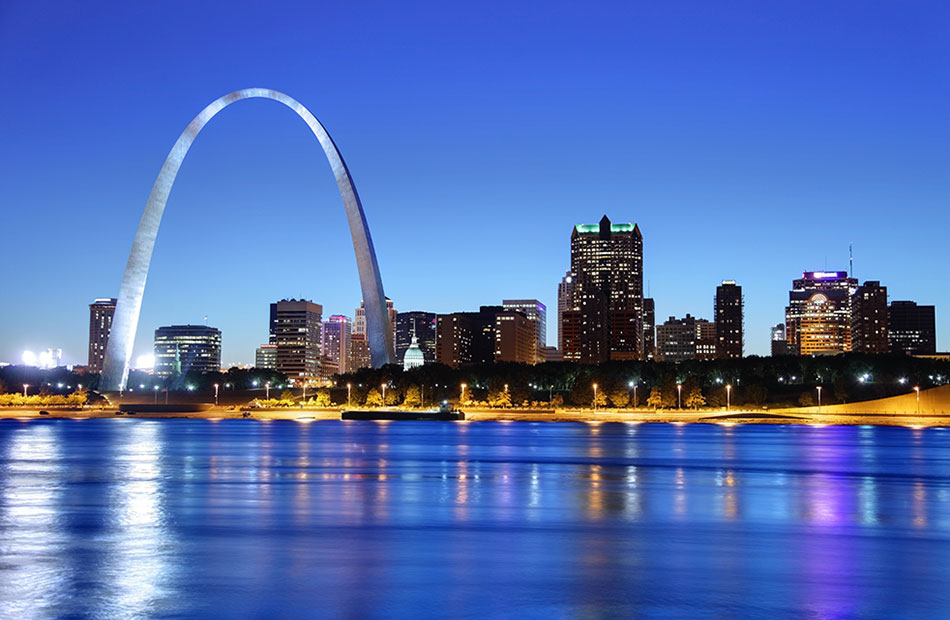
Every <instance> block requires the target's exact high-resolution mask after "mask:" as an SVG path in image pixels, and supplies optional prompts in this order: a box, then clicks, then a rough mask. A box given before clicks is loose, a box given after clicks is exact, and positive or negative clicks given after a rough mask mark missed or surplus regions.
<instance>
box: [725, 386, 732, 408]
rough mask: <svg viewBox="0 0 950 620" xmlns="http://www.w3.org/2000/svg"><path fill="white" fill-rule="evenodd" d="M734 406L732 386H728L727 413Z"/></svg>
mask: <svg viewBox="0 0 950 620" xmlns="http://www.w3.org/2000/svg"><path fill="white" fill-rule="evenodd" d="M731 406H732V384H731V383H727V384H726V411H729V408H730V407H731Z"/></svg>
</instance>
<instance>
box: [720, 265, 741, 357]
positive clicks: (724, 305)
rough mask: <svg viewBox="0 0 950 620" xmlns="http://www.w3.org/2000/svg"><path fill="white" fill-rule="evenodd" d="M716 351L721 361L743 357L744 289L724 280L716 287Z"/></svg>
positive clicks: (732, 281) (733, 282) (731, 281)
mask: <svg viewBox="0 0 950 620" xmlns="http://www.w3.org/2000/svg"><path fill="white" fill-rule="evenodd" d="M715 317H716V350H715V355H716V357H717V358H720V359H739V358H741V357H742V287H741V286H738V285H736V283H735V281H734V280H723V281H722V284H721V285H719V286H717V287H716V307H715Z"/></svg>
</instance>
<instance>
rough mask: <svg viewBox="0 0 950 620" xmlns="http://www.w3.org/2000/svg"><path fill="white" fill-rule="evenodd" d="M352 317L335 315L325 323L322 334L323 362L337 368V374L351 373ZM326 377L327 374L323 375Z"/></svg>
mask: <svg viewBox="0 0 950 620" xmlns="http://www.w3.org/2000/svg"><path fill="white" fill-rule="evenodd" d="M350 331H351V325H350V317H348V316H343V315H342V314H334V315H333V316H331V317H330V319H329V320H327V321H324V322H323V325H322V327H321V332H320V346H321V349H322V353H323V355H322V360H327V361H328V362H329V363H330V365H332V366H334V367H335V372H334V373H331V374H335V373H341V374H342V373H345V372H349V368H348V367H347V362H348V361H349V360H348V357H349V350H350ZM323 374H324V376H326V373H323Z"/></svg>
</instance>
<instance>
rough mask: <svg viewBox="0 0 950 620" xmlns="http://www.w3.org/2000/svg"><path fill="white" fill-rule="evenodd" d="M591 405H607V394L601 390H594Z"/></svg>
mask: <svg viewBox="0 0 950 620" xmlns="http://www.w3.org/2000/svg"><path fill="white" fill-rule="evenodd" d="M593 406H594V407H605V406H607V395H606V394H605V393H604V391H603V390H597V391H596V392H594V399H593Z"/></svg>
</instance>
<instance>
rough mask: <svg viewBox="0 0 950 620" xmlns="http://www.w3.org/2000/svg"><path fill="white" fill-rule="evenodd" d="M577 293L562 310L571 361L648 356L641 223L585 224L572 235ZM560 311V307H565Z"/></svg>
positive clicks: (565, 346) (603, 221) (603, 220)
mask: <svg viewBox="0 0 950 620" xmlns="http://www.w3.org/2000/svg"><path fill="white" fill-rule="evenodd" d="M570 274H571V276H570V277H571V280H572V281H571V291H570V300H569V302H568V303H567V308H566V309H565V310H564V311H563V312H561V319H560V321H561V325H560V326H559V327H560V331H559V333H563V336H562V340H563V356H564V359H565V360H572V361H580V362H584V363H595V364H596V363H600V362H604V361H607V360H636V359H641V358H642V356H643V236H642V235H641V234H640V228H639V227H638V226H637V225H636V224H630V223H627V224H613V223H611V221H610V219H609V218H608V217H607V216H606V215H605V216H604V217H603V218H601V220H600V223H599V224H586V225H585V224H579V225H577V226H575V227H574V230H573V231H572V232H571V270H570ZM559 310H560V308H559Z"/></svg>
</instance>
